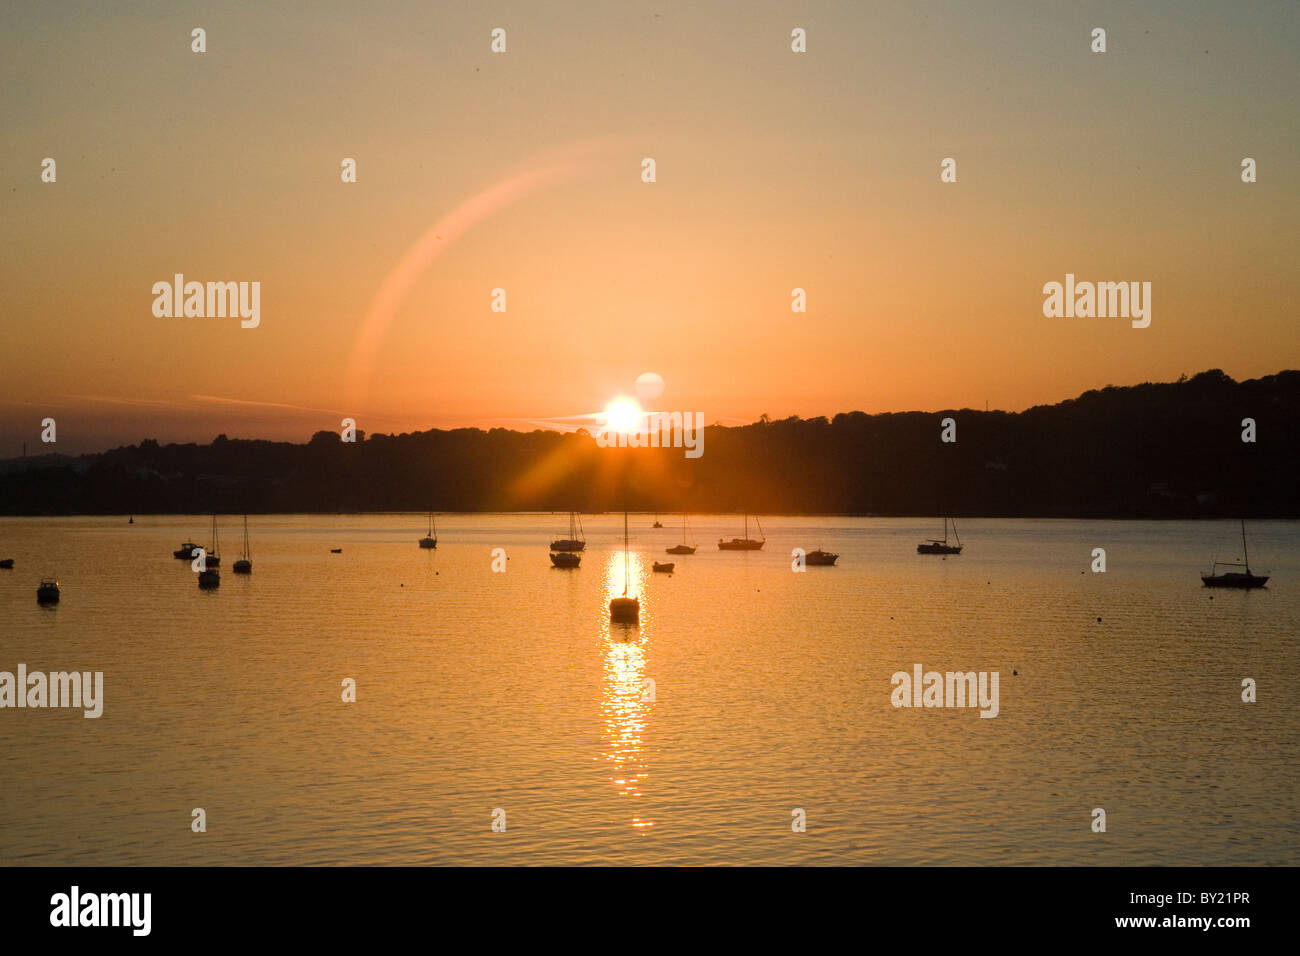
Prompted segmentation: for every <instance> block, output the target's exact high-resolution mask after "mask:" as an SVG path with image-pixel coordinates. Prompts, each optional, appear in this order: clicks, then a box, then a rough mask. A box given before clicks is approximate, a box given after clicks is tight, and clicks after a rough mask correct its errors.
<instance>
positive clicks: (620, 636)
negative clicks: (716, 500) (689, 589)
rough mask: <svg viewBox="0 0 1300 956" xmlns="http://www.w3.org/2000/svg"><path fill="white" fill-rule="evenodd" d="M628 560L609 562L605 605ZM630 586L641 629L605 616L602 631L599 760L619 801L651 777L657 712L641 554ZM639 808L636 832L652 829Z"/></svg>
mask: <svg viewBox="0 0 1300 956" xmlns="http://www.w3.org/2000/svg"><path fill="white" fill-rule="evenodd" d="M624 566H625V563H624V554H623V552H621V551H614V552H611V553H610V554H609V556H608V557H607V558H606V560H605V575H604V586H605V600H606V602H608V601H610V600H612V599H614V598H616V597H619V596H621V595H622V594H623V592H624V587H623V584H624ZM626 567H627V569H628V573H629V574H630V580H628V582H627V584H628V588H627V591H628V593H632V594H639V595H640V596H641V598H642V601H641V623H640V624H624V623H620V622H617V621H610V620H609V617H608V616H607V615H605V614H601V615H600V617H601V621H602V625H603V628H604V634H603V637H604V652H605V666H604V682H603V684H604V686H603V693H602V695H601V701H600V715H601V719H602V720H603V721H604V723H605V751H604V753H602V754H601V757H602V758H603V759H604V760H606V761H608V762H609V764H610V781H611V782H612V783H613V784H614V786H615V788H616V790H617V792H618V795H619V796H620V797H626V798H628V799H630V800H638V799H640V798H641V797H642V796H643V789H642V788H643V787H644V785H645V782H646V780H647V778H648V777H649V776H650V771H649V767H648V765H647V763H646V754H645V744H644V741H643V736H644V734H645V731H646V728H647V726H648V725H649V722H650V713H651V710H652V709H653V707H654V691H653V684H649V683H647V680H646V648H647V645H648V641H647V637H646V634H647V632H648V631H649V627H648V626H647V625H649V624H653V621H654V617H653V609H652V607H651V606H650V605H649V604H648V603H647V602H646V601H645V600H644V598H645V590H644V586H643V585H644V582H645V579H646V566H645V564H644V563H643V562H642V560H641V558H640V556H639V555H637V554H632V555H629V556H628V560H627V562H626ZM639 809H640V808H639V807H637V806H635V805H633V806H632V807H631V808H630V810H631V813H632V818H631V825H632V828H633V829H636V830H646V829H648V828H650V827H653V826H654V821H653V820H647V819H645V818H643V817H642V816H641V814H640V812H639Z"/></svg>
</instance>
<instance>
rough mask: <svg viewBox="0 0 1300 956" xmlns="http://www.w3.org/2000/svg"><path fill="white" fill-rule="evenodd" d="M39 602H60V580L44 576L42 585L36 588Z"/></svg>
mask: <svg viewBox="0 0 1300 956" xmlns="http://www.w3.org/2000/svg"><path fill="white" fill-rule="evenodd" d="M36 603H37V604H58V603H59V582H58V580H56V579H55V578H42V579H41V583H40V586H39V587H38V588H37V589H36Z"/></svg>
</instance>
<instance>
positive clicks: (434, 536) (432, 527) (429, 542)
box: [420, 511, 438, 548]
mask: <svg viewBox="0 0 1300 956" xmlns="http://www.w3.org/2000/svg"><path fill="white" fill-rule="evenodd" d="M437 546H438V525H437V522H435V521H434V520H433V512H432V511H430V512H429V533H428V534H427V535H425V536H424V537H423V538H421V539H420V547H422V548H436V547H437Z"/></svg>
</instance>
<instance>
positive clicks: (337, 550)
mask: <svg viewBox="0 0 1300 956" xmlns="http://www.w3.org/2000/svg"><path fill="white" fill-rule="evenodd" d="M342 553H343V549H342V548H330V554H342Z"/></svg>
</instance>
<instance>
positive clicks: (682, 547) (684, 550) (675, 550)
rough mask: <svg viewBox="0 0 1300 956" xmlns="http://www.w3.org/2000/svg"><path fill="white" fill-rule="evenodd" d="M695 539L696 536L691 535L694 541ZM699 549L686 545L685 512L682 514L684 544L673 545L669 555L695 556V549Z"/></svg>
mask: <svg viewBox="0 0 1300 956" xmlns="http://www.w3.org/2000/svg"><path fill="white" fill-rule="evenodd" d="M694 538H695V536H694V535H691V539H692V540H694ZM697 547H698V545H694V544H687V543H686V512H684V511H683V512H682V543H681V544H675V545H673V546H672V547H671V548H669V549H668V553H669V554H694V553H695V549H696V548H697Z"/></svg>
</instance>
